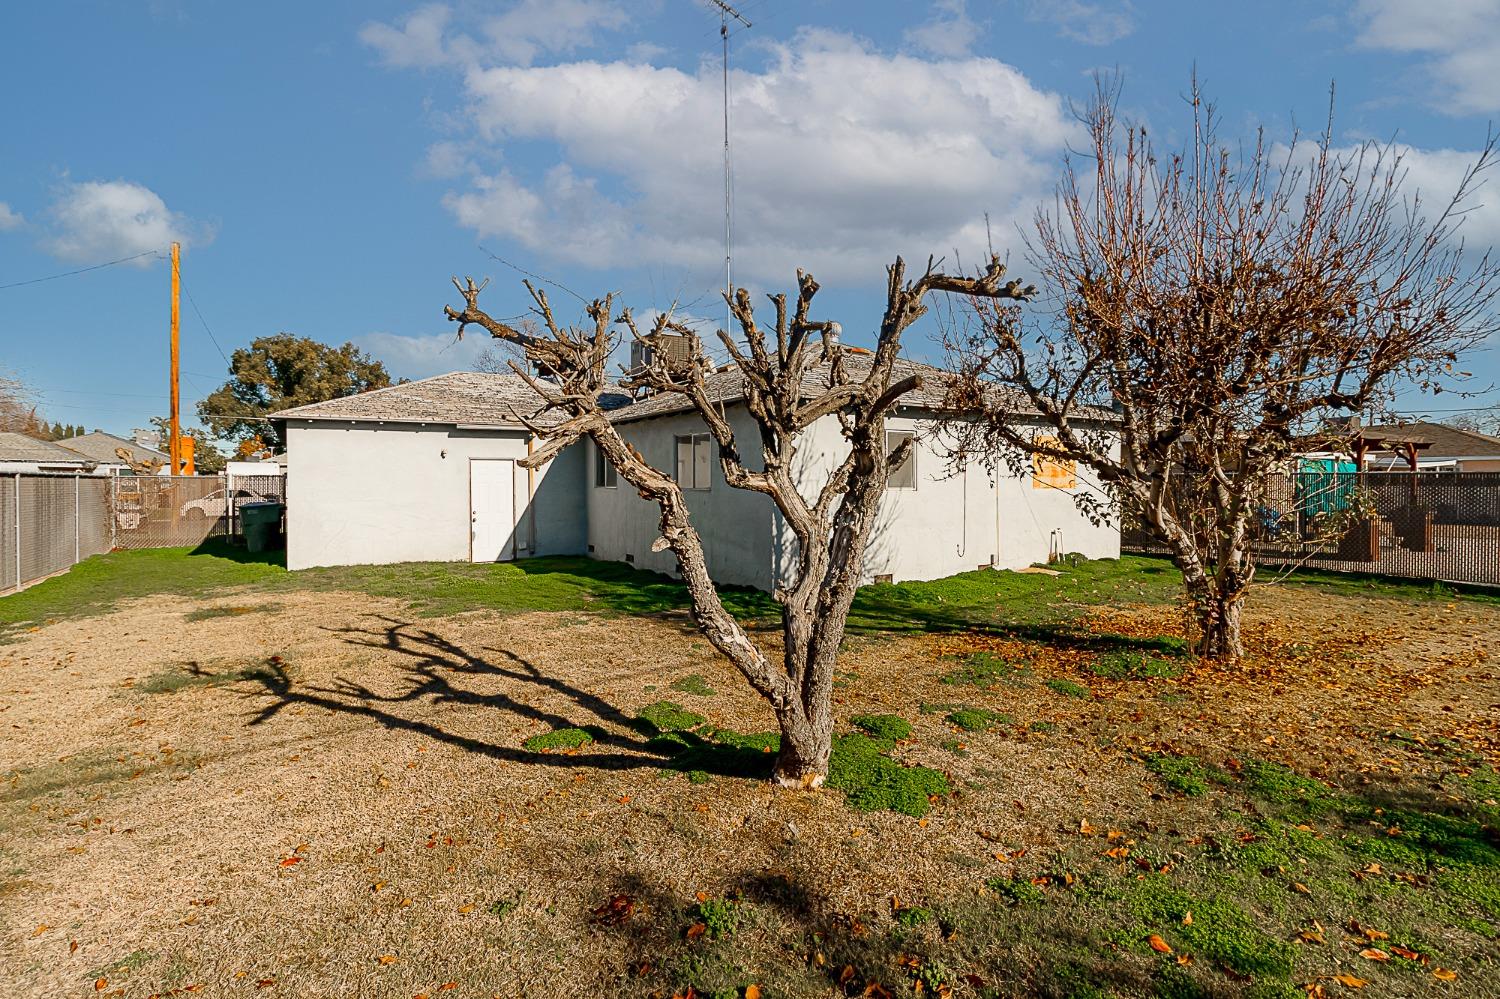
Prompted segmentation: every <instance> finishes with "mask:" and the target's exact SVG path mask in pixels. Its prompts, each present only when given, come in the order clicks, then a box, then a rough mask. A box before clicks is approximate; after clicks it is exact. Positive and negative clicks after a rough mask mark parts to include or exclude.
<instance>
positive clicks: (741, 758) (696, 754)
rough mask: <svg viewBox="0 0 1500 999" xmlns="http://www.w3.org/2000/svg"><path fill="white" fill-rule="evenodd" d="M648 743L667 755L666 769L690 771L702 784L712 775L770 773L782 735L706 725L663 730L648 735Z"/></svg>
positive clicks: (739, 775) (760, 774) (740, 775)
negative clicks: (694, 730)
mask: <svg viewBox="0 0 1500 999" xmlns="http://www.w3.org/2000/svg"><path fill="white" fill-rule="evenodd" d="M646 745H647V747H648V748H650V749H651V750H653V751H654V752H657V753H660V754H661V755H662V756H664V757H666V759H665V760H664V761H663V762H662V769H663V770H665V771H667V772H669V773H671V772H675V773H683V774H687V777H688V780H690V781H692V782H693V783H695V784H701V783H706V782H707V781H708V779H709V777H710V776H712V775H718V776H721V777H753V778H764V777H768V776H769V775H770V772H771V764H772V762H773V761H774V759H775V754H776V751H777V750H779V749H780V748H781V735H780V733H778V732H735V731H733V730H732V729H727V728H720V729H709V728H705V729H701V730H699V731H696V732H684V731H676V732H660V733H658V734H656V735H654V736H652V737H651V738H650V739H648V740H647V741H646Z"/></svg>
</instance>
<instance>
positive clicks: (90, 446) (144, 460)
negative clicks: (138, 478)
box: [57, 430, 171, 475]
mask: <svg viewBox="0 0 1500 999" xmlns="http://www.w3.org/2000/svg"><path fill="white" fill-rule="evenodd" d="M57 443H58V444H59V445H60V446H62V447H65V448H67V449H68V450H69V451H76V452H78V453H79V454H81V455H83V456H84V457H85V458H89V459H91V460H93V461H97V462H98V463H99V467H100V468H101V469H103V470H105V471H106V472H107V473H108V474H110V475H134V474H136V473H135V472H134V471H133V469H132V465H133V466H134V467H135V468H141V467H146V466H155V467H157V468H159V469H162V470H164V471H165V470H168V469H169V468H170V466H171V459H170V458H169V457H168V456H167V455H165V454H163V453H162V452H160V451H157V450H154V449H152V448H148V447H142V446H141V445H139V444H137V443H136V442H135V441H133V440H129V439H127V438H124V437H116V436H115V435H114V434H107V433H105V432H104V431H102V430H95V431H94V432H93V433H88V434H80V435H79V436H77V437H69V438H67V439H65V440H60V441H58V442H57ZM121 448H123V449H124V450H125V452H126V453H127V454H129V455H130V461H131V464H126V463H125V461H124V460H123V459H122V458H121V457H120V453H119V452H120V449H121Z"/></svg>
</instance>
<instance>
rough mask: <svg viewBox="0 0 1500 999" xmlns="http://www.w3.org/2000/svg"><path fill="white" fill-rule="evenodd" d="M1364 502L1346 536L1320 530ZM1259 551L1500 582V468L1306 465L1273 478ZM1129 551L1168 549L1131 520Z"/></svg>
mask: <svg viewBox="0 0 1500 999" xmlns="http://www.w3.org/2000/svg"><path fill="white" fill-rule="evenodd" d="M1355 503H1358V504H1359V505H1360V506H1361V507H1363V508H1364V509H1366V510H1368V512H1369V514H1370V515H1369V516H1368V517H1366V518H1362V519H1359V520H1356V521H1355V522H1354V525H1353V527H1352V529H1350V530H1349V531H1348V532H1347V533H1345V534H1344V535H1343V536H1342V537H1340V538H1338V539H1336V540H1326V539H1324V540H1318V539H1315V537H1314V536H1315V534H1316V531H1315V526H1316V523H1317V519H1318V517H1319V516H1320V515H1326V514H1328V513H1330V512H1333V511H1336V510H1338V509H1340V508H1342V507H1343V505H1344V504H1355ZM1256 513H1257V517H1256V526H1257V528H1258V533H1259V534H1260V535H1261V537H1260V539H1259V540H1257V541H1256V543H1255V548H1256V556H1257V559H1258V560H1259V561H1260V562H1262V563H1263V564H1266V565H1279V564H1287V565H1299V564H1300V565H1307V566H1309V567H1313V568H1318V569H1331V570H1333V571H1335V572H1369V573H1378V574H1381V575H1387V576H1405V577H1410V578H1416V579H1433V580H1441V581H1444V582H1453V583H1500V472H1415V473H1413V472H1328V471H1315V472H1301V473H1295V474H1288V475H1279V476H1275V477H1273V479H1272V481H1271V482H1270V484H1269V489H1268V490H1267V494H1266V499H1265V502H1264V503H1263V504H1262V505H1261V507H1260V508H1259V509H1258V510H1257V511H1256ZM1120 547H1121V549H1122V550H1124V551H1127V552H1135V553H1139V554H1148V555H1158V554H1167V547H1166V545H1164V544H1163V543H1162V542H1161V540H1160V539H1158V538H1156V537H1155V536H1154V535H1153V534H1152V533H1151V532H1150V530H1149V529H1148V528H1146V527H1145V525H1142V524H1139V523H1131V522H1129V521H1127V523H1126V524H1125V527H1124V530H1123V532H1122V534H1121V538H1120Z"/></svg>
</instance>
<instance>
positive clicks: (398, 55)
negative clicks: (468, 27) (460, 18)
mask: <svg viewBox="0 0 1500 999" xmlns="http://www.w3.org/2000/svg"><path fill="white" fill-rule="evenodd" d="M452 16H453V11H452V10H450V9H449V8H448V6H447V5H446V4H428V5H427V6H425V7H418V8H417V9H416V10H414V11H412V12H411V13H410V14H408V15H406V17H404V18H402V19H401V22H400V26H399V27H392V26H391V25H389V24H382V23H379V22H371V23H369V24H366V25H365V26H364V27H363V28H361V29H360V31H359V39H360V41H362V42H364V43H365V44H366V45H368V46H370V47H371V48H372V49H375V50H376V51H377V52H379V53H380V57H381V59H382V60H383V61H384V62H385V64H386V65H387V66H392V67H396V68H401V69H410V68H426V67H430V66H441V65H443V64H445V63H447V62H449V61H450V60H451V59H452V58H454V56H455V54H454V53H452V52H450V49H449V46H448V44H447V43H445V42H444V39H443V33H444V32H445V31H446V30H447V28H448V21H449V20H450V19H451V18H452Z"/></svg>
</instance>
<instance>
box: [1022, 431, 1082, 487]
mask: <svg viewBox="0 0 1500 999" xmlns="http://www.w3.org/2000/svg"><path fill="white" fill-rule="evenodd" d="M1036 444H1037V446H1038V447H1053V448H1055V447H1057V446H1058V441H1057V438H1056V437H1038V438H1036ZM1077 486H1078V462H1076V461H1073V460H1071V459H1068V460H1062V461H1059V460H1057V459H1055V458H1048V457H1046V456H1045V455H1041V454H1037V453H1036V452H1035V451H1033V452H1032V454H1031V488H1033V489H1075V488H1077Z"/></svg>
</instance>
